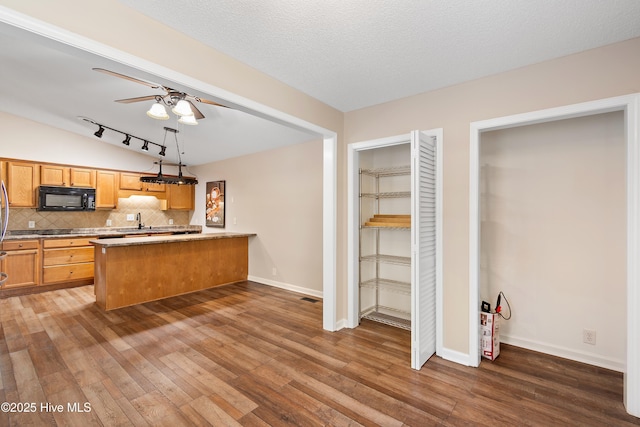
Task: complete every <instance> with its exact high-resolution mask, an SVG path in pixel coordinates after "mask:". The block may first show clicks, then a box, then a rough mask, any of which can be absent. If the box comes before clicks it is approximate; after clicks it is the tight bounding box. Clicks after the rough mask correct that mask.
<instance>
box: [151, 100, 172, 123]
mask: <svg viewBox="0 0 640 427" xmlns="http://www.w3.org/2000/svg"><path fill="white" fill-rule="evenodd" d="M147 116H149V117H151V118H152V119H156V120H168V119H169V115H168V114H167V110H166V109H165V108H164V105H162V104H160V103H159V102H156V103H155V104H153V105H152V106H151V108H149V111H147Z"/></svg>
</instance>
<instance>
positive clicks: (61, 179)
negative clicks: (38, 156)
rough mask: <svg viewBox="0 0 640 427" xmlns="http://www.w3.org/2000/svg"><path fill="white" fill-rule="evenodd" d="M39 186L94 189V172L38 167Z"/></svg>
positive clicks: (67, 168)
mask: <svg viewBox="0 0 640 427" xmlns="http://www.w3.org/2000/svg"><path fill="white" fill-rule="evenodd" d="M40 184H41V185H57V186H62V187H91V188H95V187H96V171H95V170H93V169H84V168H75V167H67V166H60V165H40Z"/></svg>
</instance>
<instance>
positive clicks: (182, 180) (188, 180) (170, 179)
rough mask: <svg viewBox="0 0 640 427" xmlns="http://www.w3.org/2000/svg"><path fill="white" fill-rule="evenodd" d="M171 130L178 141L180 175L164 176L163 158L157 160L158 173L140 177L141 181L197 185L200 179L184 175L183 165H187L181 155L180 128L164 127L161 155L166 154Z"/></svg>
mask: <svg viewBox="0 0 640 427" xmlns="http://www.w3.org/2000/svg"><path fill="white" fill-rule="evenodd" d="M168 132H171V133H173V137H174V139H175V142H176V150H177V152H178V164H177V166H178V176H177V177H175V176H164V175H163V174H162V160H159V161H157V162H156V164H157V165H159V171H158V175H156V176H143V177H141V178H140V181H141V182H147V183H154V184H174V185H196V184H197V183H198V180H197V179H196V178H192V177H184V176H183V175H182V167H183V166H186V165H184V164H182V157H181V156H180V147H179V145H178V130H177V129H173V128H169V127H165V128H164V140H163V141H162V149H161V152H160V155H162V156H164V154H165V149H166V146H165V142H166V140H167V133H168Z"/></svg>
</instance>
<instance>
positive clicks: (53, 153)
mask: <svg viewBox="0 0 640 427" xmlns="http://www.w3.org/2000/svg"><path fill="white" fill-rule="evenodd" d="M0 129H2V136H1V138H2V139H1V142H0V157H7V158H11V159H23V160H33V161H41V162H48V163H61V164H67V165H78V166H90V167H95V168H104V169H116V170H128V171H146V170H149V169H151V168H152V167H153V166H154V165H153V162H154V161H155V160H156V158H155V157H151V156H147V155H144V154H140V153H136V152H135V151H131V150H127V149H124V148H120V147H118V146H115V145H111V144H107V143H105V142H103V141H101V140H99V139H98V138H96V137H95V136H93V132H95V130H92V129H91V128H87V136H86V137H85V136H81V135H77V134H75V133H71V132H67V131H65V130H61V129H58V128H55V127H51V126H48V125H44V124H41V123H38V122H35V121H32V120H28V119H25V118H22V117H18V116H14V115H12V114H7V113H3V112H0ZM154 171H157V169H154Z"/></svg>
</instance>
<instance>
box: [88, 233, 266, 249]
mask: <svg viewBox="0 0 640 427" xmlns="http://www.w3.org/2000/svg"><path fill="white" fill-rule="evenodd" d="M255 235H256V234H255V233H204V234H202V233H200V234H174V235H172V236H145V237H135V238H125V237H122V238H108V239H104V238H102V239H96V240H91V241H90V242H91V243H93V244H94V245H96V246H102V247H113V246H136V245H155V244H159V243H175V242H187V241H194V240H214V239H234V238H238V237H251V236H255Z"/></svg>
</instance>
